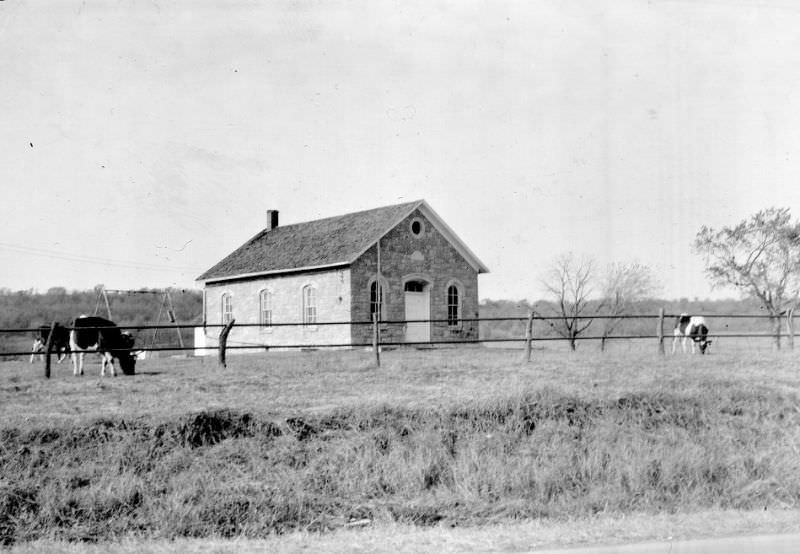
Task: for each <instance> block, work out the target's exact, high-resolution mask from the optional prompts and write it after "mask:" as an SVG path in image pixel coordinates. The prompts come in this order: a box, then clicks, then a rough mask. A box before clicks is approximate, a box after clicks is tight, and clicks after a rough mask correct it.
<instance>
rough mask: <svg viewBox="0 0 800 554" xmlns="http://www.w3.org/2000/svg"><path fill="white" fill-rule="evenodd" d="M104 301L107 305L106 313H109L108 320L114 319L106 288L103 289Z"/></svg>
mask: <svg viewBox="0 0 800 554" xmlns="http://www.w3.org/2000/svg"><path fill="white" fill-rule="evenodd" d="M103 300H104V301H105V303H106V311H107V312H108V319H114V318H113V317H112V316H111V305H110V304H109V303H108V295H107V294H106V288H105V287H103Z"/></svg>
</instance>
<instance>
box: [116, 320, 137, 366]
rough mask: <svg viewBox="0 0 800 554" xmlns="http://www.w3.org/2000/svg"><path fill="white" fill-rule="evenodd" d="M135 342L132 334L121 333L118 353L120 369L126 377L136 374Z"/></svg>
mask: <svg viewBox="0 0 800 554" xmlns="http://www.w3.org/2000/svg"><path fill="white" fill-rule="evenodd" d="M134 343H135V340H134V338H133V336H131V334H130V333H126V332H124V331H123V332H122V333H120V350H119V352H117V359H118V360H119V367H120V369H122V373H124V374H125V375H133V374H134V373H136V353H135V352H133V345H134Z"/></svg>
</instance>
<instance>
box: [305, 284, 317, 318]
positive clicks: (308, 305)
mask: <svg viewBox="0 0 800 554" xmlns="http://www.w3.org/2000/svg"><path fill="white" fill-rule="evenodd" d="M316 323H317V291H316V290H315V289H314V287H312V286H311V285H308V286H306V287H304V288H303V324H305V325H316Z"/></svg>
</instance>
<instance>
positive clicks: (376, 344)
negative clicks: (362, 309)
mask: <svg viewBox="0 0 800 554" xmlns="http://www.w3.org/2000/svg"><path fill="white" fill-rule="evenodd" d="M380 333H381V330H380V329H379V328H378V312H375V313H374V314H372V350H373V351H374V352H375V366H376V367H381V344H380V343H381V340H380Z"/></svg>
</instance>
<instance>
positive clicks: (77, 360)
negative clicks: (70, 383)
mask: <svg viewBox="0 0 800 554" xmlns="http://www.w3.org/2000/svg"><path fill="white" fill-rule="evenodd" d="M72 374H73V375H83V352H73V353H72Z"/></svg>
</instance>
